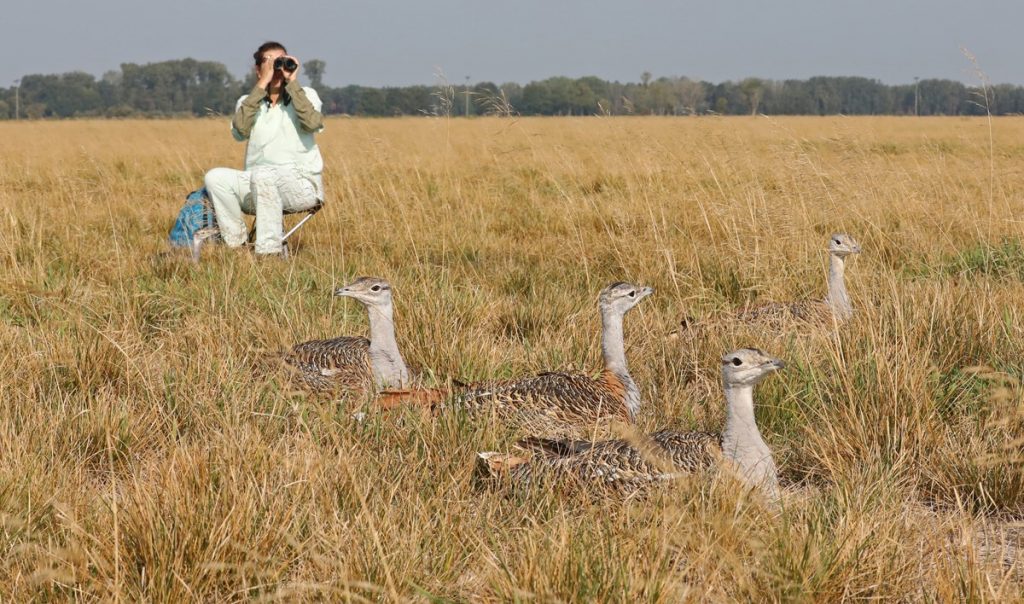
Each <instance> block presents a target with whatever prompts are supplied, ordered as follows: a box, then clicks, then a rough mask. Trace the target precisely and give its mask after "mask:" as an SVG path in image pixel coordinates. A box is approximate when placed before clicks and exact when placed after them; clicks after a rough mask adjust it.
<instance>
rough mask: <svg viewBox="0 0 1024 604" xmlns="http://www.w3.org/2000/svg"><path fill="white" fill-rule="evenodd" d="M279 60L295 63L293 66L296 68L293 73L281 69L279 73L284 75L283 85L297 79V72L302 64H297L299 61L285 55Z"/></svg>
mask: <svg viewBox="0 0 1024 604" xmlns="http://www.w3.org/2000/svg"><path fill="white" fill-rule="evenodd" d="M281 58H282V59H291V60H293V61H295V65H296V66H297V67H296V68H295V71H285V70H283V69H282V70H281V73H283V74H284V81H285V83H288V82H291V81H293V80H295V79H296V78H298V77H299V70H300V69H302V63H299V60H298V59H296V58H295V57H293V56H291V55H285V56H283V57H281Z"/></svg>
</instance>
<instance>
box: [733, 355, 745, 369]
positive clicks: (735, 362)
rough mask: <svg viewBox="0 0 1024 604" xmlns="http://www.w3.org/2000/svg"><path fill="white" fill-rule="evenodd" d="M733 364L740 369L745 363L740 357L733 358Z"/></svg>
mask: <svg viewBox="0 0 1024 604" xmlns="http://www.w3.org/2000/svg"><path fill="white" fill-rule="evenodd" d="M732 364H733V365H735V366H736V367H739V366H740V365H742V364H743V361H742V360H740V358H739V357H733V359H732Z"/></svg>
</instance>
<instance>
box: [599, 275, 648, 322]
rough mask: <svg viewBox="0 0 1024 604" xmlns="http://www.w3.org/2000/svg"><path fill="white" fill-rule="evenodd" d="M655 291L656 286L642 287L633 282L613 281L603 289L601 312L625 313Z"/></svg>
mask: <svg viewBox="0 0 1024 604" xmlns="http://www.w3.org/2000/svg"><path fill="white" fill-rule="evenodd" d="M653 293H654V288H651V287H641V286H639V285H633V284H632V283H624V282H622V281H620V282H618V283H612V284H611V285H609V286H608V287H606V288H604V289H603V290H601V299H600V304H601V312H602V313H605V312H616V313H619V314H625V313H626V311H628V310H629V309H631V308H633V307H634V306H636V305H637V303H638V302H640V300H643V299H644V298H646V297H647V296H649V295H651V294H653Z"/></svg>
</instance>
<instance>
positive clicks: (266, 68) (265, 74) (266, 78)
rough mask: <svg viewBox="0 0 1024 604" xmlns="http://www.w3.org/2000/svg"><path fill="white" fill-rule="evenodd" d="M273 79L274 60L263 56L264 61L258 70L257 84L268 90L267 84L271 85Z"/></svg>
mask: <svg viewBox="0 0 1024 604" xmlns="http://www.w3.org/2000/svg"><path fill="white" fill-rule="evenodd" d="M273 79H274V60H273V59H271V58H268V57H263V62H262V63H260V66H259V69H258V71H257V79H256V85H257V86H259V87H260V88H263V89H264V90H266V88H267V86H270V82H271V80H273Z"/></svg>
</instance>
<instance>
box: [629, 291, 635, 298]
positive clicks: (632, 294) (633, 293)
mask: <svg viewBox="0 0 1024 604" xmlns="http://www.w3.org/2000/svg"><path fill="white" fill-rule="evenodd" d="M629 297H630V298H635V297H636V290H635V289H634V290H630V292H629Z"/></svg>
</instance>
